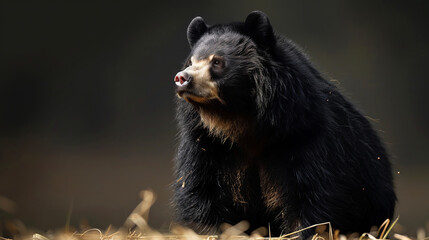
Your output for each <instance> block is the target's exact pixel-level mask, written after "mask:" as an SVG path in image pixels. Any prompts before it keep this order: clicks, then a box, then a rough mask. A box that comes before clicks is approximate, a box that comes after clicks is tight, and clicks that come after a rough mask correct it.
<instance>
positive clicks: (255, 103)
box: [173, 12, 396, 237]
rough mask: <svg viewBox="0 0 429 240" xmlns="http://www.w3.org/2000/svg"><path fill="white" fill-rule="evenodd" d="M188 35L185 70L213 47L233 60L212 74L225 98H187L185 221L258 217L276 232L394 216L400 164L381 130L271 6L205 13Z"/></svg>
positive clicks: (179, 166)
mask: <svg viewBox="0 0 429 240" xmlns="http://www.w3.org/2000/svg"><path fill="white" fill-rule="evenodd" d="M188 40H189V44H190V46H191V49H192V50H191V53H190V55H189V57H188V60H187V63H186V65H185V66H184V68H183V69H185V70H186V69H187V68H188V67H191V66H192V62H191V61H190V59H191V57H194V58H195V59H207V58H208V57H209V56H210V55H213V54H215V55H217V56H221V57H222V59H223V61H224V66H223V68H222V69H221V70H219V69H217V70H216V69H213V68H211V70H210V74H209V79H206V80H207V81H211V82H213V83H215V84H216V87H217V89H218V91H217V94H218V97H219V98H218V99H212V100H208V101H206V102H193V101H189V102H188V101H186V100H184V99H183V98H178V101H177V121H178V126H179V144H178V150H177V156H176V159H175V163H176V166H175V174H176V177H177V181H176V182H175V184H174V186H173V187H174V199H173V202H174V204H175V209H176V216H177V219H178V221H179V223H181V224H184V225H186V226H190V227H191V228H193V229H195V230H197V231H199V232H204V233H208V232H211V231H217V230H218V228H219V226H220V224H221V223H230V224H235V223H238V222H239V221H242V220H247V221H248V222H249V223H250V226H251V229H255V228H258V227H260V226H265V227H268V225H270V228H271V232H272V235H273V236H276V235H280V234H281V233H288V232H292V231H295V230H298V229H300V228H303V227H306V226H309V225H312V224H316V223H321V222H326V221H330V222H331V223H332V226H333V227H334V228H336V229H339V230H341V232H342V233H349V232H365V231H369V229H370V228H371V227H372V226H378V225H380V224H381V223H382V222H383V221H384V220H385V219H387V218H392V216H393V212H394V206H395V200H396V197H395V193H394V190H393V183H392V174H391V167H390V163H389V159H388V155H387V154H386V151H385V149H384V147H383V144H382V143H381V141H380V139H379V138H378V136H377V134H376V133H375V131H374V130H373V128H372V127H371V125H370V123H369V122H368V121H367V119H365V117H363V116H362V114H361V113H359V111H357V110H356V109H355V107H354V106H353V105H352V104H350V102H348V101H347V100H346V99H345V98H344V97H343V96H342V95H341V94H340V92H339V90H338V89H337V88H336V86H334V85H333V84H331V83H330V82H329V81H327V80H326V79H324V78H323V77H322V76H321V74H320V73H319V72H318V71H317V70H316V69H315V68H314V67H313V65H312V64H311V63H310V61H309V60H308V58H307V57H306V56H305V55H304V54H303V52H302V51H301V50H300V49H299V48H298V47H297V46H295V45H294V44H293V43H292V42H291V41H290V40H288V39H287V38H285V37H283V36H280V35H277V34H275V33H274V32H273V29H272V27H271V24H270V22H269V20H268V18H267V17H266V16H265V14H263V13H261V12H252V13H251V14H250V15H249V16H248V17H247V19H246V21H245V22H244V23H231V24H225V25H213V26H208V25H206V24H205V22H204V20H203V19H202V18H201V17H197V18H195V19H194V20H193V21H192V22H191V23H190V25H189V27H188ZM190 83H192V82H190ZM187 87H189V88H192V87H193V86H192V85H189V86H187ZM178 92H179V91H178ZM179 95H180V94H179ZM250 231H251V230H250ZM311 233H312V231H307V232H305V233H303V235H302V236H303V237H307V236H309V234H311Z"/></svg>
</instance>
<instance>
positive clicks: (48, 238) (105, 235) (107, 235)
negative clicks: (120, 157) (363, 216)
mask: <svg viewBox="0 0 429 240" xmlns="http://www.w3.org/2000/svg"><path fill="white" fill-rule="evenodd" d="M141 197H142V202H141V203H140V204H139V205H138V206H137V207H136V208H135V209H134V211H133V212H132V213H131V214H130V216H129V217H128V218H127V220H126V221H125V223H124V225H123V226H122V227H120V228H118V229H114V228H113V227H112V226H109V227H108V228H107V229H106V230H104V231H102V230H100V229H96V228H92V229H86V230H82V231H76V232H72V231H70V229H71V227H70V226H69V221H67V223H66V226H65V227H64V229H63V230H59V231H56V232H52V233H46V234H39V233H32V232H29V231H27V230H22V231H20V234H19V235H17V236H14V239H15V240H20V239H23V240H149V239H150V240H218V239H220V240H245V239H251V240H271V239H272V240H294V239H298V236H297V233H299V232H302V231H305V230H307V229H311V228H315V229H316V234H315V235H314V236H313V237H312V239H311V240H378V239H379V240H385V239H387V237H388V235H389V233H390V232H391V231H392V229H393V227H394V226H395V224H396V223H397V221H398V219H399V218H397V219H396V220H395V221H394V222H393V223H390V220H386V221H385V222H384V223H383V225H382V226H381V227H380V229H378V231H372V232H371V233H365V234H362V235H361V236H359V235H357V234H352V235H349V236H344V235H340V234H339V232H338V231H335V232H334V231H333V229H332V227H331V224H330V222H326V223H320V224H315V225H313V226H310V227H307V228H303V229H301V230H299V231H296V232H292V233H288V234H284V235H282V236H280V237H272V236H271V235H270V234H269V231H268V235H269V237H263V235H266V233H264V229H260V230H258V229H257V230H256V231H254V232H253V233H252V234H251V235H250V236H249V235H246V234H244V232H245V231H246V230H247V228H248V227H249V226H248V223H246V222H240V223H238V224H236V225H234V226H231V225H225V226H224V227H223V232H222V233H221V234H220V235H198V234H196V233H195V232H194V231H192V230H191V229H188V228H184V227H181V226H174V227H172V229H171V232H170V233H167V234H166V233H161V232H158V231H156V230H154V229H152V228H151V227H150V226H149V224H148V218H149V211H150V208H151V206H152V205H153V203H154V202H155V195H154V194H153V192H151V191H142V192H141ZM375 236H379V237H378V238H377V237H375ZM393 238H394V239H398V240H428V239H429V237H426V232H425V230H424V229H420V230H419V231H418V232H417V237H408V236H405V235H401V234H398V233H394V234H393ZM0 240H11V239H8V238H4V237H1V236H0Z"/></svg>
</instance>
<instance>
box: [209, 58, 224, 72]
mask: <svg viewBox="0 0 429 240" xmlns="http://www.w3.org/2000/svg"><path fill="white" fill-rule="evenodd" d="M212 66H213V67H214V68H218V69H222V68H223V67H224V66H225V62H224V61H223V59H222V58H220V57H213V59H212Z"/></svg>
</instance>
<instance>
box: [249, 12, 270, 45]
mask: <svg viewBox="0 0 429 240" xmlns="http://www.w3.org/2000/svg"><path fill="white" fill-rule="evenodd" d="M244 25H245V28H246V31H247V32H248V33H249V35H250V37H251V38H252V39H253V40H254V41H255V42H256V44H260V45H262V46H265V47H270V46H272V45H273V44H274V41H275V36H274V31H273V27H272V26H271V23H270V20H268V17H267V15H265V13H263V12H261V11H254V12H251V13H250V14H249V15H248V16H247V18H246V21H245V23H244Z"/></svg>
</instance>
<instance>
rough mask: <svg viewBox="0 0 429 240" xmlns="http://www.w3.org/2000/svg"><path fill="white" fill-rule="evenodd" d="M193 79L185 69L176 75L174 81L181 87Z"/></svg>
mask: <svg viewBox="0 0 429 240" xmlns="http://www.w3.org/2000/svg"><path fill="white" fill-rule="evenodd" d="M191 80H192V77H191V75H189V74H188V73H187V72H185V71H181V72H178V73H177V74H176V76H175V77H174V82H175V83H176V85H177V86H179V87H182V86H185V85H187V84H188V83H189V82H190V81H191Z"/></svg>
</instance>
